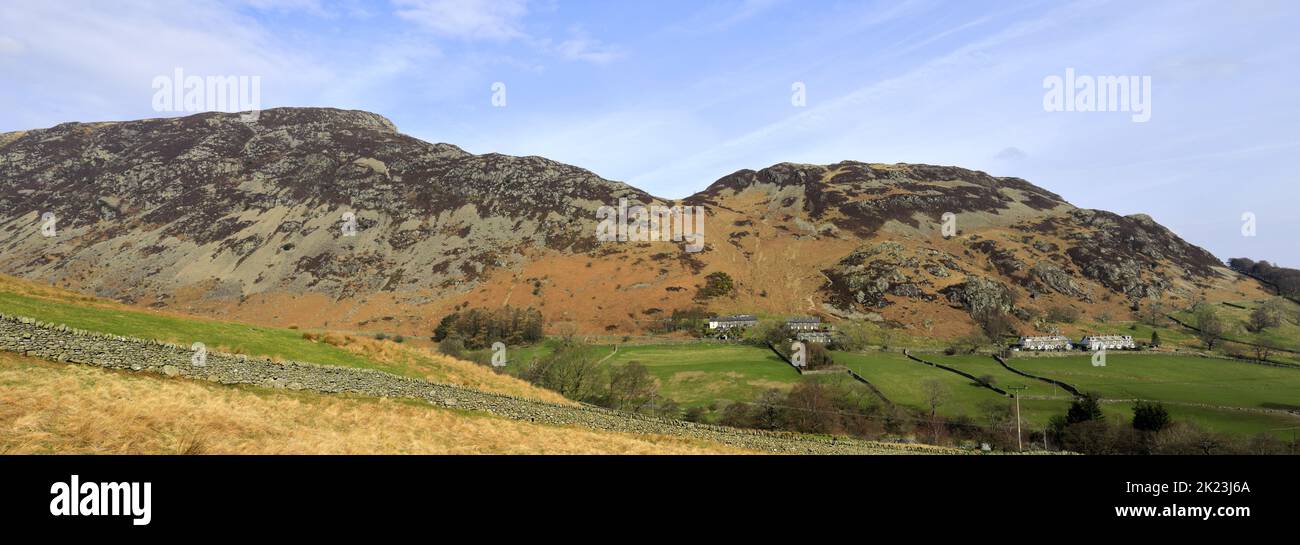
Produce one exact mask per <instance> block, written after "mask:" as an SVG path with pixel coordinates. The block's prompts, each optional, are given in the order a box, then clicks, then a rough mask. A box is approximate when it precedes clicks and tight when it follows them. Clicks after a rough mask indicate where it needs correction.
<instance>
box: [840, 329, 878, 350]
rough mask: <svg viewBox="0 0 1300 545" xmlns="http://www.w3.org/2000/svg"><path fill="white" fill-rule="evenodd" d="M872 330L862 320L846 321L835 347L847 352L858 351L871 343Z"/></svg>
mask: <svg viewBox="0 0 1300 545" xmlns="http://www.w3.org/2000/svg"><path fill="white" fill-rule="evenodd" d="M870 337H871V336H870V332H869V331H868V330H867V326H866V324H863V323H862V322H845V323H843V324H842V325H841V326H840V334H839V336H838V337H836V339H835V347H836V348H838V349H839V350H843V351H845V352H857V351H859V350H863V349H865V348H866V347H867V345H869V344H871V338H870Z"/></svg>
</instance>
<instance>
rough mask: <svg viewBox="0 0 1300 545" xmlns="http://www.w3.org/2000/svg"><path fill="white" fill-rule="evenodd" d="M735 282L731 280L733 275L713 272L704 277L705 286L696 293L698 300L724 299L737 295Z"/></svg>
mask: <svg viewBox="0 0 1300 545" xmlns="http://www.w3.org/2000/svg"><path fill="white" fill-rule="evenodd" d="M735 291H736V286H735V282H733V281H732V280H731V275H729V274H727V273H724V272H721V271H718V272H711V273H709V274H708V276H705V277H704V285H703V286H701V287H700V289H699V291H697V292H696V293H695V298H696V299H700V300H703V299H711V298H714V297H722V296H724V295H731V294H732V293H735Z"/></svg>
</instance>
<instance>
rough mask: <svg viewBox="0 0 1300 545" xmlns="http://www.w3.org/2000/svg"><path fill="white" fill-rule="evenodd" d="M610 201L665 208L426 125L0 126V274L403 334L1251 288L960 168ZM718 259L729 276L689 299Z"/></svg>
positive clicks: (862, 166)
mask: <svg viewBox="0 0 1300 545" xmlns="http://www.w3.org/2000/svg"><path fill="white" fill-rule="evenodd" d="M619 198H628V199H629V200H631V201H632V202H641V203H663V202H664V201H663V200H661V199H656V198H654V197H652V196H650V195H649V194H647V193H645V192H642V191H640V190H637V189H635V188H633V187H630V186H628V185H626V184H623V183H619V182H614V181H609V180H605V179H602V178H600V177H599V176H596V175H594V174H592V173H591V172H588V171H586V170H583V169H580V168H577V167H573V166H569V165H564V164H560V163H556V162H553V161H549V160H547V159H543V158H540V157H510V156H503V155H495V154H489V155H473V154H470V153H467V152H465V151H463V150H461V149H459V148H457V147H455V146H452V145H448V144H430V143H427V142H423V141H420V140H417V139H415V138H411V137H409V136H406V135H403V134H401V133H399V132H398V131H397V130H396V128H395V127H394V126H393V124H392V123H391V122H389V121H388V120H387V119H384V118H383V117H381V116H378V115H375V114H371V113H367V112H358V111H342V110H333V109H315V108H312V109H274V110H268V111H265V112H263V113H262V115H261V116H260V119H259V120H258V121H256V122H250V123H246V122H244V121H242V120H240V118H239V117H238V116H237V115H233V114H221V113H208V114H200V115H193V116H189V117H183V118H169V119H151V120H142V121H131V122H121V123H66V124H62V125H59V126H56V127H53V128H49V129H40V130H31V131H24V132H21V133H6V134H0V249H3V256H2V257H0V272H5V273H10V274H15V275H18V276H23V277H26V278H29V279H35V280H41V281H47V282H53V283H55V284H58V285H60V286H66V287H70V288H73V289H78V290H82V291H86V292H93V293H95V294H96V295H100V296H106V297H112V298H114V299H117V300H120V301H124V302H128V303H133V304H138V305H150V306H162V307H170V308H174V309H177V310H182V311H191V312H201V313H205V314H216V315H225V316H232V317H238V318H241V319H247V320H253V321H262V322H268V323H276V324H279V325H301V326H304V327H330V328H335V329H360V330H384V331H388V332H401V333H407V334H428V332H429V330H431V328H432V325H433V324H436V323H437V320H438V318H440V317H441V316H442V315H443V314H444V313H446V312H448V311H450V310H452V309H454V308H460V307H464V306H466V305H473V306H480V305H481V306H497V305H501V304H514V305H534V306H538V307H540V308H542V310H543V312H544V313H545V314H546V316H547V317H548V318H549V319H551V320H562V321H572V322H575V323H576V324H578V326H579V327H580V328H581V329H583V330H586V331H589V332H609V333H620V334H622V333H633V332H639V331H644V330H645V329H647V328H648V327H649V326H650V325H651V324H654V323H655V322H656V321H657V320H659V319H660V318H662V317H663V316H665V315H666V314H668V313H670V312H671V311H672V310H673V309H676V308H683V307H687V306H693V305H704V306H706V307H709V308H710V309H711V310H714V311H719V312H727V311H736V312H772V313H786V312H800V313H818V314H823V315H826V316H828V317H834V316H838V317H842V318H865V319H871V320H889V321H892V322H896V323H897V324H899V325H902V326H906V327H909V328H914V329H917V331H918V332H922V333H926V334H934V335H940V336H944V335H956V334H961V333H964V332H965V331H966V330H968V329H969V328H970V327H971V320H970V319H969V318H968V316H967V314H968V313H969V312H971V311H977V310H978V309H977V308H976V307H980V306H982V305H989V304H992V305H996V306H998V307H1000V308H1002V309H1003V310H1006V311H1007V312H1010V313H1012V314H1013V315H1014V316H1016V317H1017V318H1016V319H1017V320H1019V322H1018V327H1020V328H1021V329H1022V330H1024V331H1026V332H1028V331H1030V330H1035V329H1039V328H1041V327H1042V324H1040V323H1036V319H1035V316H1036V315H1037V314H1038V313H1039V311H1041V309H1043V308H1045V307H1046V306H1047V305H1073V306H1077V307H1080V308H1082V309H1083V310H1085V311H1086V312H1091V313H1094V314H1100V313H1110V314H1112V315H1114V316H1120V315H1121V314H1119V313H1123V312H1126V311H1127V310H1126V309H1127V308H1128V307H1129V306H1131V305H1132V304H1133V303H1135V302H1140V301H1142V300H1144V299H1146V298H1148V297H1161V298H1164V299H1169V300H1180V299H1189V298H1192V297H1197V296H1200V295H1202V294H1206V293H1208V294H1214V293H1220V292H1228V291H1231V292H1234V293H1243V292H1244V291H1250V290H1257V289H1258V287H1257V286H1255V285H1252V284H1250V283H1248V282H1247V281H1245V280H1243V279H1242V278H1241V277H1240V276H1238V275H1234V274H1233V273H1231V272H1230V271H1228V270H1227V269H1226V268H1224V267H1222V265H1221V264H1220V263H1219V261H1218V260H1217V259H1216V258H1215V257H1214V256H1212V255H1210V254H1209V253H1208V252H1206V251H1204V250H1202V249H1200V248H1198V247H1196V246H1193V245H1191V244H1189V243H1187V242H1185V241H1183V240H1182V239H1180V238H1179V237H1177V236H1176V235H1174V234H1173V233H1172V232H1170V231H1169V230H1167V229H1165V228H1163V227H1161V226H1160V225H1158V224H1157V223H1156V222H1154V221H1153V220H1152V219H1151V218H1148V217H1145V216H1130V217H1122V216H1117V215H1115V214H1111V213H1108V212H1103V211H1093V210H1082V209H1078V208H1075V207H1073V206H1071V205H1070V204H1068V203H1067V202H1065V201H1064V200H1063V199H1062V198H1061V197H1060V196H1058V195H1056V194H1054V193H1051V192H1049V191H1046V190H1044V189H1041V188H1039V187H1036V186H1034V185H1032V184H1030V183H1028V182H1026V181H1024V180H1020V179H1016V178H999V177H993V176H989V175H987V174H984V173H982V172H975V171H970V170H965V169H960V168H954V167H938V166H929V165H882V164H866V163H857V162H842V163H837V164H833V165H824V166H822V165H795V164H778V165H775V166H772V167H769V168H766V169H763V170H759V171H752V170H743V171H740V172H736V173H734V174H731V175H729V176H726V177H724V178H722V179H720V180H718V181H717V182H715V183H713V184H712V185H710V186H708V187H707V188H706V189H705V190H704V191H701V192H700V193H698V194H696V195H693V196H691V197H688V198H687V199H684V201H683V203H684V204H688V205H697V206H702V207H704V208H705V209H707V210H708V215H707V219H706V221H705V239H704V240H705V248H704V250H703V251H701V252H698V253H690V252H686V251H684V248H683V246H682V244H680V243H671V242H629V243H618V242H599V241H598V240H597V239H596V237H595V225H596V209H597V208H598V207H599V206H602V205H615V204H617V201H618V199H619ZM47 213H50V214H53V217H54V218H55V222H54V223H53V227H54V230H53V231H50V230H49V229H48V227H47V231H46V232H45V233H44V234H51V233H53V234H54V236H43V233H42V226H43V225H47V223H48V222H45V221H44V220H42V217H43V215H44V214H47ZM945 214H952V215H951V216H946V215H945ZM348 218H355V223H348V222H347V221H346V220H347V219H348ZM945 218H951V221H950V222H949V223H950V224H951V225H952V226H953V227H954V228H955V232H952V233H945V232H944V231H943V225H944V223H945ZM353 227H355V229H354V230H353ZM353 233H355V235H354V236H351V235H352V234H353ZM945 234H949V235H951V236H944V235H945ZM712 272H725V273H727V274H728V275H729V276H731V277H732V278H733V279H734V281H735V286H736V290H735V293H734V294H731V295H730V296H727V297H715V298H711V299H704V300H700V299H699V298H698V297H697V293H698V291H699V287H700V286H701V285H702V284H703V278H704V276H705V275H707V274H709V273H712Z"/></svg>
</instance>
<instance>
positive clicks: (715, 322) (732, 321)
mask: <svg viewBox="0 0 1300 545" xmlns="http://www.w3.org/2000/svg"><path fill="white" fill-rule="evenodd" d="M756 325H758V317H756V316H754V315H753V314H736V315H734V316H714V317H712V318H709V329H711V330H727V329H734V328H737V327H754V326H756ZM785 327H786V328H787V329H790V330H793V331H819V330H821V329H822V319H821V318H818V317H816V316H794V317H791V318H786V320H785Z"/></svg>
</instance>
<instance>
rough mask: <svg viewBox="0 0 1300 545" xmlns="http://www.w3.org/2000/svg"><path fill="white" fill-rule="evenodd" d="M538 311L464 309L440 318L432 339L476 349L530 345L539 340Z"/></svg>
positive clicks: (540, 324) (540, 314)
mask: <svg viewBox="0 0 1300 545" xmlns="http://www.w3.org/2000/svg"><path fill="white" fill-rule="evenodd" d="M543 324H544V322H543V320H542V313H541V311H539V310H537V309H534V308H533V307H528V308H516V307H511V306H509V305H507V306H504V307H500V308H496V309H491V310H486V309H479V308H473V309H466V310H462V311H459V312H453V313H451V314H448V315H446V316H444V317H443V318H442V320H441V321H439V322H438V326H437V327H436V328H434V330H433V340H435V341H437V342H439V343H442V342H446V341H449V340H450V341H451V342H452V344H459V345H460V346H461V347H462V348H467V349H470V350H477V349H480V348H487V347H489V346H492V343H494V342H497V341H500V342H503V343H506V344H508V345H521V344H532V343H535V342H538V341H540V340H542V337H543Z"/></svg>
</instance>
